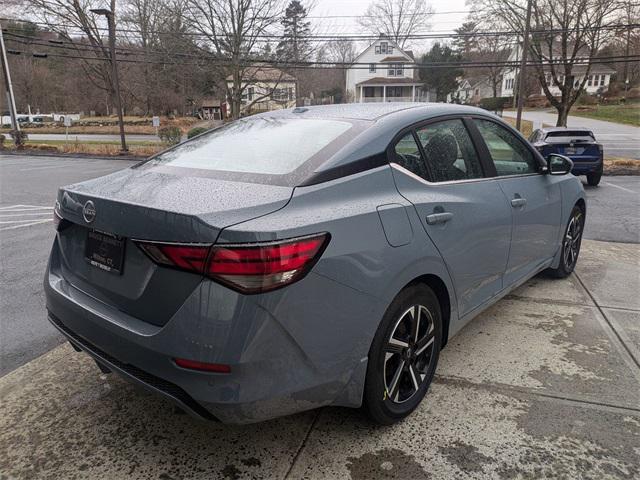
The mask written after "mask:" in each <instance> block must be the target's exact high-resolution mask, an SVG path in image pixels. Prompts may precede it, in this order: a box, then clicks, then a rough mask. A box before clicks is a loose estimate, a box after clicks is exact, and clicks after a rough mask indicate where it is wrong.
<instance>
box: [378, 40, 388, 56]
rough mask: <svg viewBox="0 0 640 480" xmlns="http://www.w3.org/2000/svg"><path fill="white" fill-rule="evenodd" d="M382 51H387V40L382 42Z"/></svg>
mask: <svg viewBox="0 0 640 480" xmlns="http://www.w3.org/2000/svg"><path fill="white" fill-rule="evenodd" d="M380 53H385V54H386V53H387V42H380Z"/></svg>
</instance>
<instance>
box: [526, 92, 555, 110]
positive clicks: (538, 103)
mask: <svg viewBox="0 0 640 480" xmlns="http://www.w3.org/2000/svg"><path fill="white" fill-rule="evenodd" d="M524 104H525V106H526V107H532V108H546V107H549V106H551V103H550V102H549V100H548V99H547V96H546V95H544V94H542V93H535V94H533V95H529V96H528V97H527V100H526V102H525V103H524Z"/></svg>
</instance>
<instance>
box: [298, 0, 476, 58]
mask: <svg viewBox="0 0 640 480" xmlns="http://www.w3.org/2000/svg"><path fill="white" fill-rule="evenodd" d="M315 2H316V8H315V9H313V11H312V12H311V13H310V15H312V16H314V17H316V16H317V17H320V16H325V15H354V16H356V15H362V14H363V13H364V12H365V10H366V9H367V7H368V6H369V4H370V3H371V2H372V0H315ZM465 2H466V0H427V3H428V4H429V5H431V7H432V8H433V10H434V11H435V12H436V15H434V16H433V17H431V28H430V29H429V31H430V32H452V31H453V30H454V29H455V28H457V27H459V26H460V25H462V23H463V22H464V21H465V19H466V17H467V13H466V12H467V11H468V10H469V8H468V7H467V6H466V5H465ZM305 3H307V2H305ZM446 12H465V13H446ZM312 21H313V22H314V23H316V24H317V25H318V27H319V33H339V34H349V33H351V34H358V33H360V34H361V33H363V32H362V29H361V27H360V26H359V25H358V19H357V18H325V19H319V18H313V19H312ZM415 33H427V32H426V31H421V32H415ZM430 43H431V42H429V41H426V40H422V41H419V42H415V41H414V42H413V44H412V45H411V48H413V49H414V50H416V51H417V52H416V53H418V52H424V51H426V50H427V49H428V48H429V46H430Z"/></svg>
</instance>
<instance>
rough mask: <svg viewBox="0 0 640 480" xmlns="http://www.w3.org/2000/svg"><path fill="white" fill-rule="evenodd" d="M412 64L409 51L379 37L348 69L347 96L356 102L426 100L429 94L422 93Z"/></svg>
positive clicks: (420, 83)
mask: <svg viewBox="0 0 640 480" xmlns="http://www.w3.org/2000/svg"><path fill="white" fill-rule="evenodd" d="M415 63H416V62H415V59H414V58H413V53H412V52H411V51H410V50H402V49H401V48H400V47H399V46H398V44H397V43H395V42H394V41H393V40H391V39H390V38H388V37H386V36H380V38H378V39H377V40H376V41H375V42H373V43H372V44H371V45H369V46H368V47H367V48H366V49H365V50H364V51H363V52H362V53H360V55H358V56H357V57H356V59H355V60H354V65H353V66H352V67H351V68H349V69H348V70H347V75H346V85H345V90H346V92H347V97H348V98H349V99H350V101H351V102H358V103H363V102H418V101H428V93H427V92H425V94H423V92H422V85H423V84H422V82H420V81H419V80H417V79H416V76H415V73H416V70H415V68H414V67H415ZM363 64H364V65H363ZM367 66H368V68H367ZM425 97H427V98H425Z"/></svg>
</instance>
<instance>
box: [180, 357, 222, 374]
mask: <svg viewBox="0 0 640 480" xmlns="http://www.w3.org/2000/svg"><path fill="white" fill-rule="evenodd" d="M173 361H174V362H176V365H178V366H179V367H182V368H188V369H189V370H200V371H201V372H214V373H231V367H230V366H229V365H223V364H221V363H206V362H197V361H195V360H187V359H185V358H174V359H173Z"/></svg>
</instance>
